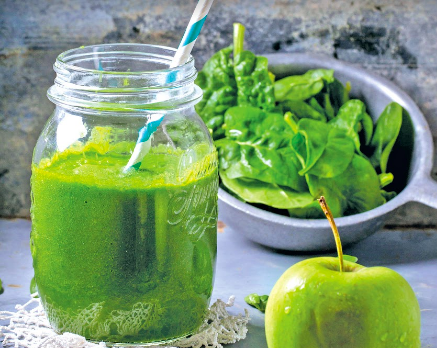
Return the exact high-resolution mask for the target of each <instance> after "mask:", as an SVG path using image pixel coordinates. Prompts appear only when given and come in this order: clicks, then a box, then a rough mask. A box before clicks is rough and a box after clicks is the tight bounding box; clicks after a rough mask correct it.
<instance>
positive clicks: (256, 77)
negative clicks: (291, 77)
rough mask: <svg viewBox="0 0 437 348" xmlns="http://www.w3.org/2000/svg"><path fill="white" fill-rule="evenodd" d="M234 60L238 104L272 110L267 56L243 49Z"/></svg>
mask: <svg viewBox="0 0 437 348" xmlns="http://www.w3.org/2000/svg"><path fill="white" fill-rule="evenodd" d="M234 61H235V66H234V73H235V79H236V81H237V88H238V105H241V106H256V107H259V108H261V109H264V110H272V109H273V108H274V107H275V95H274V90H273V82H272V80H271V78H270V76H269V71H268V60H267V58H265V57H261V56H256V55H255V54H253V53H252V52H250V51H243V52H241V53H240V54H237V56H236V57H235V58H234Z"/></svg>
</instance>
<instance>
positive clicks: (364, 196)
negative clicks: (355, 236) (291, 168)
mask: <svg viewBox="0 0 437 348" xmlns="http://www.w3.org/2000/svg"><path fill="white" fill-rule="evenodd" d="M306 178H307V182H308V187H309V190H310V193H311V195H312V196H313V197H314V199H316V198H318V197H320V196H325V197H326V200H327V201H329V207H330V208H331V211H332V214H333V216H334V217H340V216H345V215H352V214H359V213H363V212H365V211H368V210H371V209H373V208H376V207H379V206H380V205H381V204H383V203H385V200H384V197H383V196H382V195H381V191H380V186H379V179H378V175H377V174H376V172H375V169H374V168H373V167H372V165H371V164H370V162H369V161H368V160H367V159H365V158H363V157H362V156H360V155H357V154H355V155H354V157H353V159H352V161H351V163H350V164H349V166H348V168H347V169H346V170H345V171H344V172H343V173H342V174H340V175H337V176H336V177H333V178H320V177H317V176H315V175H306ZM306 209H307V210H308V211H309V212H310V213H311V216H310V217H311V218H321V217H322V216H323V212H322V211H321V210H320V209H319V211H316V210H315V209H314V203H313V205H312V206H311V205H310V206H309V207H306ZM291 213H293V211H292V212H291ZM297 213H301V214H302V212H299V211H297Z"/></svg>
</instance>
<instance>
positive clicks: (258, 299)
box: [244, 294, 269, 313]
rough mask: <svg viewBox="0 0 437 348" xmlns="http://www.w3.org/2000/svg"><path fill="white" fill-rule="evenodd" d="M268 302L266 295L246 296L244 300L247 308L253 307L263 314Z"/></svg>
mask: <svg viewBox="0 0 437 348" xmlns="http://www.w3.org/2000/svg"><path fill="white" fill-rule="evenodd" d="M268 300H269V296H268V295H261V296H260V295H258V294H250V295H247V296H246V297H245V298H244V301H246V303H247V304H248V305H249V306H252V307H255V308H256V309H258V310H260V311H261V312H263V313H265V311H266V307H267V301H268Z"/></svg>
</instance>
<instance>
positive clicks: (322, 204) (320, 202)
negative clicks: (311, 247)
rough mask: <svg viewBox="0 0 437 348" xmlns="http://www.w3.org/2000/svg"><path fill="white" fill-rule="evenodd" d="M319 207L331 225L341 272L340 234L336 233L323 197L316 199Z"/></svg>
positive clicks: (332, 218)
mask: <svg viewBox="0 0 437 348" xmlns="http://www.w3.org/2000/svg"><path fill="white" fill-rule="evenodd" d="M318 201H319V204H320V206H321V207H322V210H323V212H324V213H325V215H326V218H327V219H328V221H329V224H330V225H331V229H332V232H333V233H334V238H335V245H336V246H337V254H338V260H339V261H340V272H343V270H344V266H343V248H342V247H341V240H340V234H339V233H338V229H337V226H336V225H335V221H334V217H333V216H332V212H331V209H329V207H328V204H327V203H326V200H325V197H323V196H321V197H320V199H318Z"/></svg>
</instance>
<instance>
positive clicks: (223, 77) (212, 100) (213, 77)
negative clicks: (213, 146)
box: [195, 47, 237, 139]
mask: <svg viewBox="0 0 437 348" xmlns="http://www.w3.org/2000/svg"><path fill="white" fill-rule="evenodd" d="M231 53H232V47H227V48H224V49H222V50H220V51H218V52H216V53H215V54H214V55H213V56H212V57H211V58H210V59H209V60H208V61H207V62H206V63H205V65H204V66H203V69H202V71H200V72H199V74H198V76H197V79H196V81H195V83H196V84H197V85H198V86H199V87H200V88H202V90H203V98H202V100H201V101H200V102H199V103H198V104H197V105H196V107H195V108H196V111H197V112H198V114H199V115H200V117H201V118H202V119H203V121H204V122H205V124H206V126H207V127H208V128H210V129H212V131H213V133H212V134H213V138H214V139H219V138H220V137H222V136H223V134H224V132H223V130H221V126H222V124H223V122H224V114H225V112H226V110H227V109H228V108H230V107H231V106H234V105H237V85H236V82H235V74H234V64H233V61H232V59H231V57H230V55H231Z"/></svg>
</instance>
